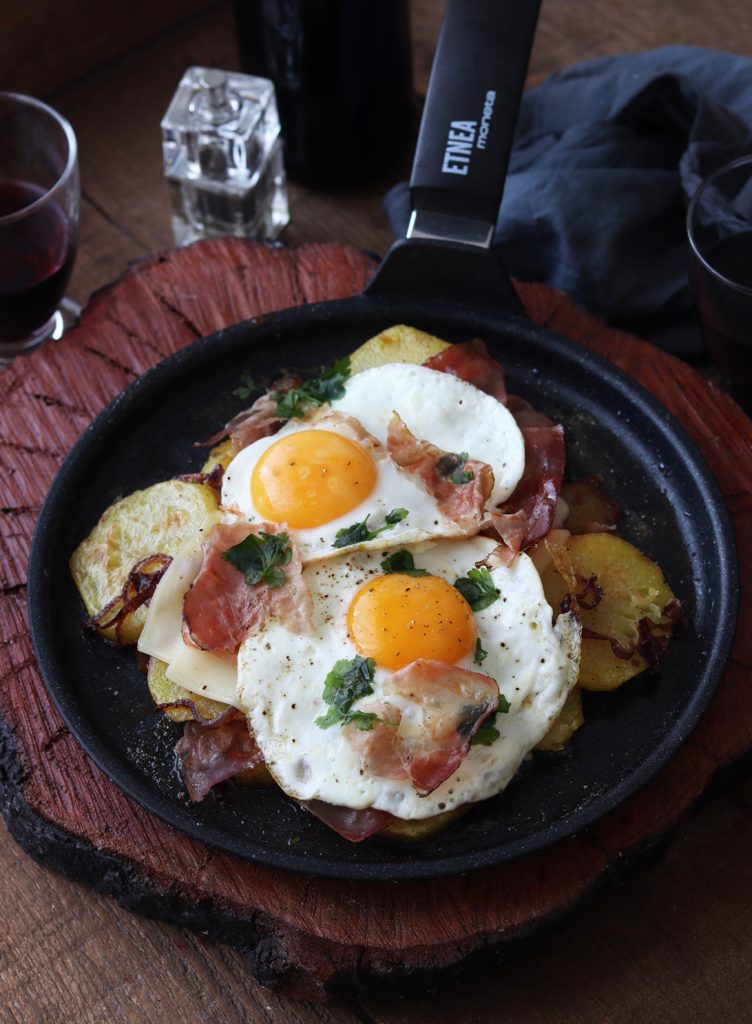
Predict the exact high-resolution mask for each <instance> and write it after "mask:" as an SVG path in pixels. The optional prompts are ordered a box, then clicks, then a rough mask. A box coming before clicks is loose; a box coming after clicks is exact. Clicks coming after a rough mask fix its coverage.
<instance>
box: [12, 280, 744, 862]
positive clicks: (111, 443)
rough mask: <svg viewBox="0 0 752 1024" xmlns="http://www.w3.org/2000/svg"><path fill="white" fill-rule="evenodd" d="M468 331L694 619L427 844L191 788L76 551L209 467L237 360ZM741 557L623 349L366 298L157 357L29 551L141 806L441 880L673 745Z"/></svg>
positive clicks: (543, 834) (289, 852) (250, 852)
mask: <svg viewBox="0 0 752 1024" xmlns="http://www.w3.org/2000/svg"><path fill="white" fill-rule="evenodd" d="M397 322H406V323H412V324H414V325H415V326H416V327H420V328H422V329H424V330H428V331H430V332H431V333H434V334H437V335H439V336H443V337H446V338H447V339H448V340H452V341H459V340H463V339H465V338H467V337H474V336H478V335H480V336H482V337H484V338H485V339H486V341H487V343H488V345H489V349H490V350H491V352H492V353H493V354H494V355H495V356H496V357H497V358H498V359H499V360H500V361H501V362H502V364H503V365H504V367H505V369H506V371H507V375H508V386H509V389H510V391H511V392H513V393H515V394H520V395H522V396H523V397H524V398H526V399H528V401H530V402H531V403H532V404H533V405H535V406H536V407H537V408H539V409H541V410H542V411H544V412H546V413H547V414H548V415H549V416H551V417H552V418H553V419H554V420H557V421H559V422H562V423H563V424H564V426H565V429H566V437H567V454H568V473H569V475H570V476H571V477H573V478H576V477H578V476H581V475H583V474H585V473H598V474H600V475H601V476H603V478H604V480H605V483H606V487H607V489H608V490H609V491H610V492H611V493H613V494H614V495H615V496H616V497H617V498H618V499H619V501H620V502H621V504H622V507H623V509H624V515H623V518H622V526H621V528H620V532H621V533H622V535H624V536H626V537H627V539H629V540H631V541H632V542H633V543H635V544H636V545H637V546H639V547H640V548H641V550H643V551H644V552H645V553H646V554H647V555H648V556H649V557H651V558H653V559H654V560H656V561H657V562H658V563H659V564H660V565H661V567H662V569H663V571H664V573H665V575H666V577H667V579H668V581H669V583H670V585H671V586H672V589H673V590H674V592H675V593H676V594H677V595H678V596H679V597H680V598H681V600H682V602H683V604H684V606H685V608H686V609H687V611H688V613H689V617H690V620H691V623H692V625H691V629H690V631H689V634H688V636H687V637H686V638H685V639H684V640H682V641H679V642H675V643H673V644H672V646H671V649H670V650H669V652H668V655H667V657H666V659H665V661H664V663H663V665H662V668H661V671H660V673H650V674H647V675H644V676H642V677H640V678H638V679H636V680H634V681H632V682H631V683H629V684H627V685H625V686H624V687H622V688H621V689H620V690H618V691H616V692H615V693H612V694H604V695H597V694H587V695H586V700H585V717H586V726H585V727H584V728H583V729H582V730H581V731H580V732H579V733H577V734H576V736H575V737H574V740H573V742H572V744H571V745H570V747H569V748H568V749H567V750H566V751H564V752H562V753H558V754H546V755H543V754H536V755H534V756H533V757H531V758H530V759H529V762H528V763H526V764H525V765H524V766H523V769H522V770H521V771H520V773H519V774H518V776H517V778H516V779H515V780H514V781H513V783H512V784H511V785H510V786H509V787H508V789H507V790H506V791H505V792H504V793H503V794H500V795H499V796H497V797H495V798H493V799H492V800H488V801H486V802H484V803H482V804H479V805H478V806H476V807H474V808H473V809H472V810H471V811H470V812H469V813H468V814H467V815H466V816H465V817H464V818H463V819H461V820H460V821H459V823H457V824H456V825H455V826H453V827H452V828H450V829H449V830H448V831H447V832H445V833H444V834H443V835H440V836H438V837H437V838H435V839H434V840H432V841H429V842H427V843H425V844H422V845H419V846H400V845H396V844H394V843H388V842H387V841H385V840H380V839H378V838H374V839H372V840H369V841H367V842H365V843H363V844H360V845H357V846H355V845H351V844H349V843H347V842H345V841H344V840H342V839H340V837H339V836H337V835H336V834H334V833H333V832H331V831H330V830H329V829H327V828H326V827H325V826H324V825H322V824H320V823H319V822H318V821H316V820H315V819H313V818H312V817H310V816H309V815H308V814H307V813H306V812H305V811H303V810H301V809H299V808H298V807H297V806H296V805H295V804H293V803H292V802H291V801H290V800H288V799H287V798H286V797H284V795H283V794H281V792H279V791H260V790H255V789H244V788H243V787H241V786H233V785H232V784H230V785H227V786H225V787H220V791H218V792H214V793H212V794H210V795H209V797H208V798H206V799H205V800H204V801H202V802H201V803H199V804H195V805H192V804H190V803H188V801H187V799H186V796H185V793H184V791H183V787H182V784H181V781H180V778H179V776H178V774H177V772H176V769H175V762H174V756H173V753H172V750H173V747H174V744H175V742H176V741H177V739H178V737H179V727H178V726H173V725H172V724H171V723H170V722H169V721H168V720H167V719H166V718H165V717H164V716H163V715H159V714H155V713H154V711H153V705H152V703H151V700H150V698H149V695H148V692H147V688H146V683H145V678H144V677H143V676H142V675H141V674H140V673H139V672H138V671H137V669H136V666H135V663H134V658H133V653H132V651H125V652H122V651H116V650H113V649H111V648H109V647H107V646H106V645H105V644H103V643H101V642H100V641H99V640H98V639H97V638H96V637H93V636H90V635H87V634H85V633H84V632H83V631H82V629H81V622H82V619H83V609H82V606H81V604H80V601H79V599H78V596H77V593H76V591H75V589H74V587H73V584H72V582H71V580H70V578H69V574H68V569H67V558H68V555H69V554H70V552H72V551H73V549H74V548H75V546H76V545H77V544H78V543H79V541H80V540H81V539H82V538H83V537H84V536H85V535H86V534H87V533H88V532H89V531H90V529H91V528H92V526H93V525H94V523H95V522H96V520H97V519H98V517H99V516H100V515H101V513H102V512H103V511H104V509H105V508H106V507H107V506H108V505H109V504H110V503H111V502H112V501H114V500H115V499H116V498H117V497H119V496H122V495H125V494H127V493H129V492H130V491H132V490H135V489H136V488H139V487H144V486H147V485H149V484H151V483H154V482H157V481H159V480H163V479H166V478H168V477H170V476H174V475H177V474H180V473H185V472H191V471H195V470H196V469H197V468H198V467H199V466H200V464H201V462H202V461H203V458H204V455H205V450H203V449H197V448H193V447H192V442H194V441H195V440H197V439H201V438H204V437H208V436H211V434H213V433H214V432H215V431H216V430H217V428H218V426H220V425H221V424H222V423H224V422H225V421H226V420H227V419H229V417H230V416H231V415H233V414H234V413H235V412H237V411H238V410H239V409H240V408H242V406H243V405H244V404H247V403H244V402H243V401H242V400H241V399H239V398H236V397H234V396H233V390H234V389H235V388H236V387H237V386H238V384H239V382H240V381H241V378H242V377H243V375H244V374H245V373H247V372H251V373H252V374H253V376H254V378H255V379H256V380H258V381H261V380H263V379H264V378H265V377H271V376H274V375H275V374H277V373H279V371H280V370H281V369H283V368H296V369H301V370H302V371H304V372H311V371H314V370H316V369H318V367H319V366H320V365H321V364H323V363H327V362H330V361H331V360H333V359H334V358H336V357H338V356H340V355H343V354H345V353H347V352H350V351H352V350H353V349H354V348H355V347H357V346H358V345H359V344H360V343H362V342H363V341H364V340H365V339H366V338H368V337H370V336H371V335H372V334H375V333H377V332H378V331H379V330H382V329H383V328H385V327H387V326H389V325H390V324H392V323H397ZM734 572H735V559H734V553H733V546H732V541H731V534H730V530H729V526H728V521H727V518H726V516H725V513H724V511H723V508H722V505H721V503H720V497H719V495H718V492H717V490H716V489H715V486H714V484H713V482H712V480H711V479H710V478H709V475H708V472H707V469H706V468H705V466H704V464H703V462H702V460H701V458H700V457H699V455H698V454H697V453H696V451H695V450H694V449H693V448H692V446H691V445H690V444H689V443H688V441H687V440H686V438H685V436H684V435H683V432H682V431H681V430H680V429H679V428H678V427H677V425H676V424H675V422H674V421H673V420H672V419H671V418H670V417H669V416H668V414H667V413H665V411H664V410H662V409H661V407H660V406H658V405H657V403H655V402H654V401H652V400H651V399H650V398H649V397H648V396H646V394H645V392H643V391H642V390H641V389H640V388H638V387H637V386H636V385H634V383H633V382H631V381H630V380H629V379H628V378H626V377H625V376H624V375H622V374H620V373H619V372H618V371H616V370H614V368H613V367H611V366H610V364H608V363H606V362H605V361H603V360H599V359H597V358H594V357H592V356H591V355H589V354H587V353H586V352H585V351H584V350H583V349H581V348H580V347H579V346H577V345H575V344H574V343H571V342H568V341H566V340H565V339H560V338H558V337H557V336H555V335H552V334H550V332H547V331H544V330H542V329H540V328H537V327H535V326H534V325H532V324H531V323H529V322H528V321H527V320H524V319H522V318H515V317H499V316H498V315H496V316H492V315H490V314H481V313H479V314H477V315H475V314H469V313H468V311H467V310H437V309H435V308H433V307H432V311H430V312H427V310H426V307H425V304H420V303H410V302H404V303H399V302H391V303H389V304H385V303H384V302H383V301H380V300H375V299H369V298H367V297H363V296H361V297H358V298H357V299H353V300H347V301H345V302H340V303H330V304H326V305H322V306H314V307H308V308H307V309H305V310H302V311H298V312H294V311H290V312H287V313H282V314H276V315H273V316H271V317H267V318H264V319H263V321H262V322H259V323H254V322H252V321H249V322H247V323H245V324H239V325H237V326H235V327H233V328H229V329H227V330H225V331H222V332H220V333H219V334H217V335H215V336H213V337H212V338H210V339H205V340H204V341H202V342H199V343H197V344H195V345H192V346H190V347H189V348H187V349H185V350H183V351H182V352H180V353H178V355H177V356H174V357H172V358H171V359H169V360H167V361H165V363H163V364H160V366H158V367H156V368H155V369H154V370H153V371H151V372H150V373H149V374H147V375H146V376H145V377H144V378H142V379H141V380H140V381H138V382H136V384H134V385H133V386H132V387H131V388H129V389H128V390H127V391H126V392H125V393H124V394H123V395H122V396H120V397H119V398H118V399H117V400H116V401H115V402H114V403H113V405H112V406H110V408H109V409H108V410H106V411H105V413H103V414H102V416H101V417H100V418H99V419H98V420H97V421H95V423H94V424H93V425H92V427H91V428H89V430H88V431H87V432H86V433H85V434H84V436H83V437H82V439H81V440H80V441H79V442H78V444H77V446H76V447H75V448H74V449H73V451H72V453H71V455H70V456H69V458H68V460H67V462H66V464H65V466H64V467H63V470H62V471H61V473H60V476H59V477H58V479H57V481H56V483H55V485H54V486H53V488H52V490H51V492H50V495H49V497H48V500H47V503H46V505H45V508H44V509H43V513H42V516H41V518H40V525H39V528H38V533H37V537H36V539H35V544H34V550H33V552H32V561H31V565H30V611H31V621H32V632H33V636H34V641H35V646H36V650H37V656H38V659H39V662H40V666H41V668H42V671H43V675H44V678H45V680H46V683H47V686H48V688H49V690H50V692H51V694H52V696H53V698H54V700H55V702H56V703H57V705H58V707H59V708H60V710H61V712H62V714H63V716H64V718H65V720H66V722H67V723H68V724H69V726H70V727H71V728H72V730H73V732H74V733H75V734H76V735H77V736H78V738H79V739H80V741H81V743H82V744H83V746H84V747H85V749H86V750H87V752H88V753H89V754H90V756H92V758H93V759H94V760H95V761H96V762H97V763H98V764H99V765H100V767H102V768H103V769H104V770H105V772H106V773H107V774H108V775H109V776H110V777H111V778H112V779H113V780H114V781H115V782H116V783H117V784H118V785H120V786H121V787H122V788H123V789H125V790H126V791H127V792H128V793H130V794H131V795H132V796H133V797H135V799H136V800H137V801H138V802H140V803H141V804H142V805H144V806H145V807H147V808H148V809H150V810H152V811H153V812H155V813H156V814H158V815H159V816H160V817H162V818H164V819H165V820H167V821H169V822H170V823H172V824H173V825H175V826H176V827H177V828H179V829H182V830H183V831H185V832H187V833H188V834H190V835H193V836H195V837H197V838H200V839H202V840H203V841H205V842H207V843H209V844H211V845H215V846H217V847H219V848H221V849H224V850H227V851H229V852H233V853H236V854H239V855H241V856H243V857H246V858H249V859H252V860H257V861H260V862H262V863H266V864H269V865H272V866H278V867H283V868H287V869H291V870H300V871H305V872H307V873H309V874H315V875H324V876H332V877H341V878H372V879H376V878H411V877H431V876H437V875H441V874H447V873H452V872H457V871H464V870H469V869H473V868H476V867H480V866H484V865H490V864H495V863H499V862H501V861H505V860H509V859H512V858H514V857H518V856H520V855H523V854H526V853H529V852H532V851H534V850H537V849H540V848H542V847H543V846H545V845H548V844H550V843H552V842H554V841H556V840H558V839H561V838H563V837H565V836H567V835H570V834H572V833H573V832H575V831H578V830H579V829H581V828H583V827H584V826H586V825H588V824H590V823H592V822H593V821H594V820H596V819H597V818H599V817H600V816H602V815H603V814H605V813H606V812H608V811H609V810H611V809H612V808H613V807H614V806H615V805H616V804H617V803H619V802H620V801H621V800H623V799H625V798H626V797H627V796H628V795H630V794H631V793H632V792H634V791H635V790H636V789H637V788H638V787H639V786H640V785H642V784H643V783H644V782H645V781H646V780H647V779H648V778H649V777H650V776H651V775H652V774H654V772H655V771H657V770H658V768H660V767H661V765H662V764H664V763H665V761H666V760H668V758H669V757H670V756H671V755H672V754H673V753H674V752H675V750H676V749H677V747H678V746H679V744H680V743H681V742H682V741H683V740H684V739H685V738H686V736H687V735H688V733H689V731H690V730H691V728H692V726H693V725H694V723H695V721H696V720H697V718H698V717H699V715H700V714H701V712H702V710H703V709H704V707H705V705H706V704H707V701H708V700H709V698H710V696H711V694H712V691H713V689H714V686H715V684H716V683H717V681H718V678H719V677H720V673H721V671H722V667H723V664H724V661H725V657H726V655H727V652H728V649H729V645H730V641H731V635H732V633H733V623H734V620H735V614H734V607H733V605H734V596H733V595H734V594H735V587H734V579H735V577H734Z"/></svg>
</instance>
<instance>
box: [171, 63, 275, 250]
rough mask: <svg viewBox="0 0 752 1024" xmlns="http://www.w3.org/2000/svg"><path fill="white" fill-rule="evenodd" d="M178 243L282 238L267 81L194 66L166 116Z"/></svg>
mask: <svg viewBox="0 0 752 1024" xmlns="http://www.w3.org/2000/svg"><path fill="white" fill-rule="evenodd" d="M162 154H163V158H164V170H165V177H166V179H167V182H168V186H169V190H170V205H171V210H172V232H173V235H174V238H175V243H176V245H187V244H188V243H189V242H194V241H196V239H199V238H208V237H215V236H218V235H236V236H240V237H245V238H276V237H277V235H278V234H279V233H280V231H281V230H282V228H284V226H285V225H286V224H287V223H288V221H289V219H290V216H289V212H288V206H287V191H286V188H285V170H284V164H283V160H282V140H281V138H280V128H279V116H278V114H277V104H276V100H275V96H274V86H273V84H272V83H271V82H270V81H268V80H267V79H265V78H256V77H255V76H253V75H243V74H239V73H237V72H234V71H220V70H218V69H214V68H200V67H192V68H189V69H188V70H187V71H186V73H185V74H184V75H183V78H182V79H181V82H180V85H179V86H178V89H177V91H176V93H175V95H174V96H173V98H172V102H171V103H170V106H169V107H168V109H167V113H166V114H165V116H164V118H163V119H162Z"/></svg>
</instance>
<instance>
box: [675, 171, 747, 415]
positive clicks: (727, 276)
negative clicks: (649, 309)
mask: <svg viewBox="0 0 752 1024" xmlns="http://www.w3.org/2000/svg"><path fill="white" fill-rule="evenodd" d="M687 236H688V239H689V264H690V265H689V270H690V281H691V284H692V291H693V295H694V300H695V306H696V308H697V315H698V317H699V320H700V327H701V329H702V333H703V337H704V338H705V344H706V347H707V350H708V354H709V355H710V358H711V359H712V360H713V362H714V363H715V364H716V365H717V366H718V367H719V368H720V369H721V370H722V371H723V372H724V373H725V374H726V375H727V377H728V378H729V381H730V385H731V389H732V391H733V392H734V393H735V394H744V395H747V394H749V393H750V391H752V156H748V157H742V158H741V159H739V160H734V161H733V162H732V163H730V164H726V165H725V166H724V167H721V168H720V169H719V170H717V171H716V172H715V173H714V174H711V175H710V177H709V178H708V179H707V180H706V181H705V182H704V183H703V184H702V185H701V186H700V188H699V189H698V190H697V192H696V193H695V195H694V198H693V199H692V202H691V203H690V205H689V210H688V212H687Z"/></svg>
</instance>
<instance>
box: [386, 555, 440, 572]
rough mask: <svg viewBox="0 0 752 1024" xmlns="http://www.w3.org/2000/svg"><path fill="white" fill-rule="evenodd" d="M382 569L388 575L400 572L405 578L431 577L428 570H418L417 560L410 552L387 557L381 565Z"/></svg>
mask: <svg viewBox="0 0 752 1024" xmlns="http://www.w3.org/2000/svg"><path fill="white" fill-rule="evenodd" d="M381 568H382V569H383V570H384V572H386V573H390V572H400V573H402V574H403V575H404V576H428V575H430V574H429V572H428V570H427V569H416V568H415V559H414V558H413V556H412V552H410V551H405V550H402V551H395V552H394V554H392V555H387V557H386V558H385V559H384V561H383V562H382V563H381Z"/></svg>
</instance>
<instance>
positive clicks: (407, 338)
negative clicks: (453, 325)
mask: <svg viewBox="0 0 752 1024" xmlns="http://www.w3.org/2000/svg"><path fill="white" fill-rule="evenodd" d="M445 348H449V342H448V341H442V340H441V338H435V337H434V336H433V335H432V334H426V332H425V331H419V330H417V328H415V327H407V326H406V325H405V324H397V325H396V326H395V327H388V328H387V329H386V330H385V331H382V332H381V333H380V334H377V335H376V336H375V337H373V338H369V339H368V341H365V342H363V344H362V345H361V346H360V348H356V349H355V351H354V352H353V354H352V355H351V356H350V369H351V371H352V372H353V373H360V371H361V370H370V369H371V367H373V366H384V365H385V364H386V363H424V362H425V361H426V359H430V358H431V356H435V355H436V354H437V353H439V352H441V350H442V349H445Z"/></svg>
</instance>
